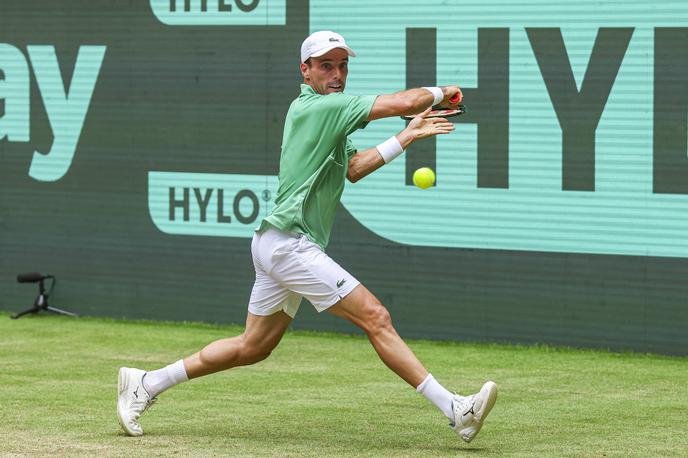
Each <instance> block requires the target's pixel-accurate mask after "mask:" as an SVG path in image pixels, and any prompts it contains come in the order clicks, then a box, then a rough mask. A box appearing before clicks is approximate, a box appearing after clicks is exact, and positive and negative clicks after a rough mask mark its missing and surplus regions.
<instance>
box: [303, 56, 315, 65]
mask: <svg viewBox="0 0 688 458" xmlns="http://www.w3.org/2000/svg"><path fill="white" fill-rule="evenodd" d="M312 63H313V62H311V58H310V57H309V58H308V59H306V62H304V64H306V65H308V68H311V64H312Z"/></svg>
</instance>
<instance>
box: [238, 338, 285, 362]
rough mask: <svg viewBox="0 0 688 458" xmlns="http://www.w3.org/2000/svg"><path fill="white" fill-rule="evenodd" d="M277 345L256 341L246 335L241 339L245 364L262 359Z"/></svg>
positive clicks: (242, 356)
mask: <svg viewBox="0 0 688 458" xmlns="http://www.w3.org/2000/svg"><path fill="white" fill-rule="evenodd" d="M276 346H277V345H276V344H272V343H270V342H265V341H256V340H254V339H250V338H247V337H246V336H245V335H244V336H242V339H241V350H240V355H241V359H242V361H243V362H245V364H253V363H257V362H258V361H262V360H264V359H265V358H267V357H268V356H270V354H271V353H272V350H274V349H275V347H276Z"/></svg>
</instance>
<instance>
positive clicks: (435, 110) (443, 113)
mask: <svg viewBox="0 0 688 458" xmlns="http://www.w3.org/2000/svg"><path fill="white" fill-rule="evenodd" d="M465 113H466V107H465V106H464V105H463V104H461V103H460V104H459V106H458V108H457V109H453V108H442V107H432V110H431V111H430V113H428V114H427V115H426V116H425V117H426V118H451V117H454V116H461V115H462V114H465ZM416 116H418V115H404V116H401V119H405V120H407V121H410V120H412V119H413V118H415V117H416Z"/></svg>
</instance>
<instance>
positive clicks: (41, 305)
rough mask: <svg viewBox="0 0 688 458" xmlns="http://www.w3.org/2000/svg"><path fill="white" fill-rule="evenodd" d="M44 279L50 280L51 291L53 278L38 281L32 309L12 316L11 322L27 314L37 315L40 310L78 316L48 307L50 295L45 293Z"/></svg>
mask: <svg viewBox="0 0 688 458" xmlns="http://www.w3.org/2000/svg"><path fill="white" fill-rule="evenodd" d="M46 278H50V279H51V280H52V285H51V286H50V291H52V289H53V286H54V285H55V277H53V276H52V275H49V276H47V277H44V278H41V279H40V280H38V297H37V298H36V300H35V301H34V303H33V307H31V308H30V309H27V310H24V311H23V312H19V313H17V314H16V315H13V316H12V319H13V320H16V319H17V318H20V317H22V316H24V315H28V314H29V313H38V312H40V311H41V310H45V311H47V312H53V313H57V314H59V315H67V316H78V315H77V314H76V313H72V312H68V311H66V310H62V309H58V308H56V307H51V306H50V305H48V296H49V295H50V293H48V292H46V290H45V285H44V281H45V279H46Z"/></svg>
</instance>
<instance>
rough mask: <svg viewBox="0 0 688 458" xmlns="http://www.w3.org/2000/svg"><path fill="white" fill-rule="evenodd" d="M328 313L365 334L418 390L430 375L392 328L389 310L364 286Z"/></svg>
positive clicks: (399, 374)
mask: <svg viewBox="0 0 688 458" xmlns="http://www.w3.org/2000/svg"><path fill="white" fill-rule="evenodd" d="M327 311H328V312H330V313H333V314H335V315H337V316H339V317H342V318H345V319H347V320H349V321H351V322H352V323H353V324H355V325H356V326H358V327H359V328H361V329H362V330H363V331H365V333H366V334H367V335H368V338H369V339H370V342H371V343H372V344H373V347H374V348H375V351H376V352H377V354H378V355H379V356H380V359H381V360H382V361H383V362H384V363H385V364H386V365H387V367H389V368H390V369H391V370H392V371H394V373H396V374H397V375H398V376H399V377H401V378H402V379H404V381H406V383H408V384H409V385H411V386H412V387H414V388H417V387H418V385H420V384H421V382H423V380H425V378H426V377H427V376H428V371H427V370H426V369H425V367H423V365H422V364H421V362H420V361H419V360H418V358H416V355H415V354H413V352H412V351H411V349H410V348H409V347H408V345H406V342H404V341H403V340H402V338H401V337H399V334H397V331H396V330H395V329H394V326H392V319H391V317H390V315H389V312H388V311H387V309H386V308H385V307H384V306H383V305H382V304H381V303H380V301H379V300H378V299H377V298H376V297H375V296H374V295H373V293H371V292H370V291H368V289H367V288H366V287H365V286H363V285H358V286H357V287H356V288H354V290H353V291H351V292H350V293H349V294H348V295H347V296H346V297H344V298H343V299H342V300H341V301H339V302H337V303H336V304H335V305H333V306H332V307H330V308H328V309H327Z"/></svg>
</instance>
